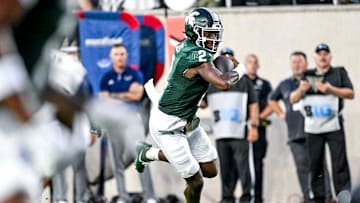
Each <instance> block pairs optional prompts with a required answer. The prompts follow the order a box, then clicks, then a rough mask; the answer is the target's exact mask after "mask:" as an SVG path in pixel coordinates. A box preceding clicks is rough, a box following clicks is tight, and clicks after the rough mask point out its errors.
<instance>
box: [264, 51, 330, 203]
mask: <svg viewBox="0 0 360 203" xmlns="http://www.w3.org/2000/svg"><path fill="white" fill-rule="evenodd" d="M290 61H291V70H292V73H293V75H292V76H290V77H289V78H286V79H285V80H283V81H281V82H280V84H279V85H278V86H277V87H276V88H275V90H274V91H273V92H272V93H271V94H270V102H269V105H270V106H271V108H272V109H273V111H274V112H275V113H276V114H277V115H278V116H279V117H280V118H281V119H283V120H285V121H286V124H287V128H288V138H289V141H288V144H289V147H290V150H291V153H292V155H293V158H294V162H295V166H296V173H297V176H298V180H299V183H300V189H301V191H302V194H303V199H304V202H309V201H310V196H309V195H310V193H309V175H310V173H309V171H310V170H309V160H310V158H309V154H308V148H307V146H306V140H305V133H304V117H303V115H302V114H301V112H300V111H299V110H296V108H295V107H294V105H293V104H291V103H290V94H291V92H292V91H294V90H296V88H298V87H299V83H300V79H301V76H302V74H303V72H305V71H306V70H307V66H308V62H307V57H306V54H305V53H304V52H301V51H295V52H293V53H292V54H291V55H290ZM280 100H282V101H283V103H284V106H285V112H284V110H283V109H282V108H281V107H280V105H279V101H280ZM324 174H325V183H324V184H325V189H326V191H325V193H326V194H325V195H326V199H327V201H328V202H331V201H332V194H331V187H330V177H329V172H328V170H327V167H326V165H324Z"/></svg>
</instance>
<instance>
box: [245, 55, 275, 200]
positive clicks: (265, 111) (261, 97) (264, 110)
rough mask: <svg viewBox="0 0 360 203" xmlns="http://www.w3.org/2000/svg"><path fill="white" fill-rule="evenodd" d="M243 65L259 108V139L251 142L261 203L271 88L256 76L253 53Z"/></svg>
mask: <svg viewBox="0 0 360 203" xmlns="http://www.w3.org/2000/svg"><path fill="white" fill-rule="evenodd" d="M245 67H246V71H247V75H248V77H249V78H250V80H251V82H252V83H253V85H254V87H255V91H256V95H257V99H258V102H259V110H260V116H259V118H260V123H259V127H258V133H259V139H258V141H257V142H255V143H254V144H253V155H254V156H253V157H254V165H255V203H261V202H263V198H262V195H263V174H264V172H263V168H264V166H263V165H264V164H263V159H264V158H265V155H266V149H267V140H266V127H267V126H268V125H269V124H270V122H269V121H268V120H266V118H267V117H268V116H269V115H271V114H272V109H271V108H270V106H269V105H268V97H269V94H270V92H271V89H272V88H271V84H270V82H269V81H267V80H265V79H263V78H260V77H259V76H258V74H257V72H258V70H259V68H260V65H259V60H258V57H257V56H256V55H255V54H249V55H248V56H247V57H246V59H245Z"/></svg>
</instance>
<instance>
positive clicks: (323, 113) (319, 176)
mask: <svg viewBox="0 0 360 203" xmlns="http://www.w3.org/2000/svg"><path fill="white" fill-rule="evenodd" d="M331 58H332V56H331V53H330V47H329V46H328V45H327V44H324V43H322V44H319V45H318V46H316V48H315V64H316V67H315V68H313V69H310V70H308V71H306V72H305V73H304V75H303V78H302V80H301V81H300V85H299V87H298V88H297V89H296V90H295V91H293V92H292V93H291V96H290V101H291V102H292V103H295V102H298V101H300V100H302V105H303V113H304V116H305V127H304V129H305V135H306V140H307V144H308V147H309V148H308V152H309V154H310V155H311V156H310V193H311V194H312V196H310V198H311V202H314V203H320V202H324V201H325V196H324V190H325V188H324V184H323V183H324V174H323V173H324V170H323V168H324V156H325V144H326V143H327V144H328V145H329V149H330V154H331V166H332V173H333V174H332V177H333V183H334V188H335V193H336V195H337V197H338V201H339V202H342V203H344V202H350V200H351V194H350V191H351V179H350V170H349V164H348V160H347V155H346V144H345V131H344V125H343V116H342V114H341V112H342V110H343V108H344V99H353V98H354V90H353V85H352V82H351V80H350V78H349V76H348V74H347V72H346V70H345V68H343V67H338V68H336V67H333V66H332V65H331Z"/></svg>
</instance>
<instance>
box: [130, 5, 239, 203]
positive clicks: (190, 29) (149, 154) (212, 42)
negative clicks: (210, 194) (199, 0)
mask: <svg viewBox="0 0 360 203" xmlns="http://www.w3.org/2000/svg"><path fill="white" fill-rule="evenodd" d="M222 32H223V26H222V23H221V20H220V17H219V16H218V15H217V14H216V13H215V12H213V11H212V10H210V9H207V8H196V9H194V10H192V11H191V12H190V13H189V15H188V16H187V17H186V19H185V36H186V39H185V41H183V42H182V43H181V44H179V45H178V46H177V47H176V49H175V51H174V54H173V59H172V65H171V66H172V67H171V73H170V75H169V78H168V84H167V86H166V87H165V90H164V92H163V94H162V96H161V97H160V98H159V96H158V95H157V92H156V90H155V88H154V87H153V84H152V81H149V82H147V83H146V84H145V88H146V92H147V93H148V95H149V97H150V99H151V101H152V102H153V103H154V108H153V109H152V111H151V115H150V121H149V123H150V133H151V136H152V137H153V139H154V141H155V143H156V144H157V145H158V146H159V148H156V147H152V146H151V145H149V144H147V143H142V144H141V145H139V147H138V156H137V159H136V160H137V161H136V162H135V166H136V169H137V171H138V172H142V171H143V170H144V167H145V165H146V164H147V163H149V162H151V161H155V160H161V161H167V162H169V163H170V164H171V165H173V166H174V168H175V169H176V171H177V172H178V173H179V174H180V175H181V177H183V178H184V179H185V181H186V183H187V184H186V189H185V191H184V194H185V197H186V202H187V203H198V202H200V197H201V190H202V188H203V184H204V181H203V177H207V178H212V177H215V176H216V175H217V167H216V159H217V153H216V149H215V147H213V146H212V145H211V143H210V140H209V138H208V136H207V134H206V132H205V131H204V129H203V128H202V127H201V126H200V125H199V123H200V119H199V118H198V117H197V116H196V112H197V109H198V106H199V104H200V102H201V100H202V98H203V96H204V94H205V93H206V91H207V90H208V88H209V84H212V85H214V86H215V87H216V88H218V89H229V88H231V87H232V86H234V85H235V84H236V83H237V82H238V81H239V79H240V77H241V76H242V75H243V74H244V72H245V70H244V68H241V67H237V68H235V69H233V70H232V71H230V72H226V73H221V72H220V71H218V70H217V69H216V68H215V67H214V65H213V64H212V60H213V54H215V53H216V52H217V48H218V46H219V44H220V42H221V41H222Z"/></svg>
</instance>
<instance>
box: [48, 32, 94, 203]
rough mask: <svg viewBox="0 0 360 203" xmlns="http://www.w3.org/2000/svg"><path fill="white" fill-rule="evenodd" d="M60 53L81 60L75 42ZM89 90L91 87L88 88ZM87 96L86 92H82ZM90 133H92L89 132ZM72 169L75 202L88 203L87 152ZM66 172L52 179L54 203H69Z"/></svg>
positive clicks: (66, 43) (84, 84) (84, 83)
mask: <svg viewBox="0 0 360 203" xmlns="http://www.w3.org/2000/svg"><path fill="white" fill-rule="evenodd" d="M60 51H62V52H64V53H66V54H67V55H69V56H70V57H71V58H72V59H73V60H75V61H78V62H79V61H80V60H79V47H78V46H77V45H76V44H75V41H74V42H73V43H71V44H69V42H68V40H67V39H65V42H64V44H63V47H62V48H61V49H60ZM86 84H87V82H86V79H85V80H84V82H83V87H84V88H82V89H81V90H80V91H86V92H88V93H87V94H90V92H91V90H89V89H87V88H85V86H87V85H86ZM88 88H89V87H88ZM81 94H83V95H84V96H86V95H85V94H86V93H84V92H82V93H81ZM89 133H90V132H89ZM72 168H73V171H74V188H75V190H74V191H75V194H74V200H75V203H85V202H87V197H86V190H87V172H86V168H85V152H84V153H82V154H81V156H79V158H78V159H76V160H75V161H74V162H73V163H72ZM65 172H66V171H65V170H63V171H61V172H60V173H58V174H56V175H55V176H54V177H53V178H52V187H53V197H52V199H53V201H54V203H66V202H67V190H68V187H67V183H66V173H65Z"/></svg>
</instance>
